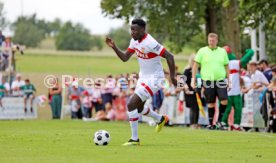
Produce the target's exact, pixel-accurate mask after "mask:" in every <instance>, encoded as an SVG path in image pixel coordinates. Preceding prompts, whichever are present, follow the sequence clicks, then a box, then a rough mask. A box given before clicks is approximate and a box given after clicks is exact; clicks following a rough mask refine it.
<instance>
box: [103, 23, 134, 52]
mask: <svg viewBox="0 0 276 163" xmlns="http://www.w3.org/2000/svg"><path fill="white" fill-rule="evenodd" d="M108 35H109V37H111V38H112V39H114V40H115V41H116V42H115V43H116V45H117V46H118V47H120V48H121V49H127V47H128V46H129V42H130V39H131V37H130V34H129V26H127V25H124V26H122V27H120V28H116V29H111V30H110V31H109V34H108Z"/></svg>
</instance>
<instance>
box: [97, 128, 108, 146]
mask: <svg viewBox="0 0 276 163" xmlns="http://www.w3.org/2000/svg"><path fill="white" fill-rule="evenodd" d="M93 140H94V143H95V144H96V145H108V143H109V141H110V135H109V133H108V132H107V131H105V130H99V131H97V132H95V134H94V137H93Z"/></svg>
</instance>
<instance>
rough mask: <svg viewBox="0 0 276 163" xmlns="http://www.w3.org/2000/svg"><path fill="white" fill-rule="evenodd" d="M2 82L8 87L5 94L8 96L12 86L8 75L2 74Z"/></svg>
mask: <svg viewBox="0 0 276 163" xmlns="http://www.w3.org/2000/svg"><path fill="white" fill-rule="evenodd" d="M1 84H2V85H3V86H4V87H5V89H6V93H5V96H8V95H9V93H10V90H11V86H10V84H9V83H8V82H7V81H6V77H5V76H2V82H1Z"/></svg>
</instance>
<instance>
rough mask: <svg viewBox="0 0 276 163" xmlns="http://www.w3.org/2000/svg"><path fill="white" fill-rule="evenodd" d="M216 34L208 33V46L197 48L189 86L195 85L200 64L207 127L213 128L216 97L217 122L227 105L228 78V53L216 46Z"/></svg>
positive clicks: (219, 120)
mask: <svg viewBox="0 0 276 163" xmlns="http://www.w3.org/2000/svg"><path fill="white" fill-rule="evenodd" d="M217 44H218V35H217V34H215V33H209V35H208V46H205V47H202V48H200V49H199V51H198V52H197V54H196V56H195V59H194V60H195V63H194V65H193V71H192V82H191V86H192V87H193V88H195V87H196V80H195V79H196V74H197V70H198V66H200V68H201V71H200V75H201V78H202V80H203V83H202V84H203V89H204V94H205V97H206V101H207V103H208V115H209V126H208V128H209V129H215V128H216V126H215V125H214V122H213V118H214V115H215V103H216V98H218V99H219V100H220V106H219V110H220V111H219V112H220V113H219V117H218V122H217V123H218V124H217V126H222V125H220V123H221V119H222V116H223V113H224V112H225V109H226V106H227V99H228V95H227V88H228V81H229V80H228V79H229V70H228V63H229V59H228V55H227V53H226V51H225V49H223V48H221V47H218V46H217Z"/></svg>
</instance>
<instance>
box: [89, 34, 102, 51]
mask: <svg viewBox="0 0 276 163" xmlns="http://www.w3.org/2000/svg"><path fill="white" fill-rule="evenodd" d="M103 42H104V40H103V38H102V37H101V36H96V35H92V36H91V47H92V48H96V49H97V50H102V49H103Z"/></svg>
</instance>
